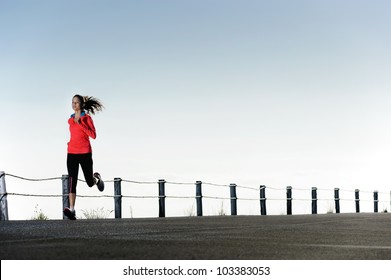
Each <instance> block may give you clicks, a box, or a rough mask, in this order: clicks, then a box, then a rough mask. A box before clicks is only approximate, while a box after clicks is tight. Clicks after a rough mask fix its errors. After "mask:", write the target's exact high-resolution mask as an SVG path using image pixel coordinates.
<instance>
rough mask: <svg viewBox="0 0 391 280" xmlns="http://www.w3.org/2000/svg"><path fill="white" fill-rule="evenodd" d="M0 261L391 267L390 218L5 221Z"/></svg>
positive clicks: (363, 215)
mask: <svg viewBox="0 0 391 280" xmlns="http://www.w3.org/2000/svg"><path fill="white" fill-rule="evenodd" d="M0 240H1V248H0V258H1V259H2V260H7V259H61V260H69V259H83V260H88V259H93V260H100V259H103V260H111V259H122V260H134V259H137V260H163V259H170V260H173V259H180V260H192V259H196V260H204V259H210V260H217V259H219V260H225V259H230V260H247V259H268V260H295V259H298V260H316V259H320V260H330V259H331V260H340V259H345V260H346V259H348V260H368V259H373V260H382V259H387V260H391V214H390V213H370V214H366V213H360V214H324V215H293V216H216V217H182V218H148V219H118V220H114V219H105V220H76V221H70V220H49V221H1V222H0Z"/></svg>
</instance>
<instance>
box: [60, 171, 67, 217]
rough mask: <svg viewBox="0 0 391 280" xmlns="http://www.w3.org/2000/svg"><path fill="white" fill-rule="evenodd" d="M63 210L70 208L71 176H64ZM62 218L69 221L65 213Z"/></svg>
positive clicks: (62, 180) (62, 179)
mask: <svg viewBox="0 0 391 280" xmlns="http://www.w3.org/2000/svg"><path fill="white" fill-rule="evenodd" d="M61 182H62V209H64V208H66V207H69V175H62V177H61ZM62 218H63V219H64V220H65V219H68V218H67V217H66V216H65V215H64V213H63V214H62Z"/></svg>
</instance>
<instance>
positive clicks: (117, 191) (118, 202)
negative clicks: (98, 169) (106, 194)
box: [114, 178, 122, 219]
mask: <svg viewBox="0 0 391 280" xmlns="http://www.w3.org/2000/svg"><path fill="white" fill-rule="evenodd" d="M121 182H122V179H121V178H114V209H115V210H114V212H115V213H114V214H115V218H116V219H121V218H122V194H121Z"/></svg>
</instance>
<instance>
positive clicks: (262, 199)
mask: <svg viewBox="0 0 391 280" xmlns="http://www.w3.org/2000/svg"><path fill="white" fill-rule="evenodd" d="M259 199H260V203H261V215H266V186H264V185H261V186H260V187H259Z"/></svg>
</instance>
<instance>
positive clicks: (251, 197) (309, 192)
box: [0, 172, 391, 220]
mask: <svg viewBox="0 0 391 280" xmlns="http://www.w3.org/2000/svg"><path fill="white" fill-rule="evenodd" d="M6 177H11V178H14V179H17V180H23V181H27V182H43V181H61V185H62V194H43V193H22V192H14V191H13V192H7V191H6V184H5V179H6ZM79 181H81V182H85V181H84V180H82V179H79ZM105 182H106V186H107V187H108V186H109V183H113V185H114V194H113V195H107V194H99V195H85V194H78V195H77V197H80V198H112V199H114V218H122V208H123V201H124V200H125V201H126V200H127V199H155V200H157V205H158V215H157V216H158V217H166V201H167V200H172V199H176V200H179V199H181V200H187V199H195V203H196V209H195V212H196V215H197V216H204V211H203V208H204V204H205V203H204V202H205V200H227V201H229V204H230V214H231V215H232V216H235V215H238V202H240V203H242V204H243V203H244V204H247V203H250V202H251V203H253V202H256V203H259V206H258V207H259V212H258V213H259V214H260V215H267V212H268V211H267V209H269V207H270V204H271V203H273V202H275V201H279V202H285V203H286V206H285V209H286V212H285V213H286V214H287V215H292V214H293V211H292V209H293V205H294V203H295V201H297V202H304V201H306V202H310V204H311V205H310V206H308V208H309V210H310V211H309V212H310V213H311V214H318V203H322V202H328V203H329V204H331V201H332V203H333V205H332V206H331V205H329V208H331V207H332V208H333V209H332V210H331V212H333V213H341V202H343V203H344V204H347V203H348V202H352V204H351V205H354V207H355V211H353V212H356V213H360V212H362V209H361V207H360V206H361V205H360V202H361V203H373V212H375V213H376V212H379V203H382V204H383V207H384V205H385V204H386V205H390V206H391V192H390V193H386V192H378V191H376V190H375V191H373V192H370V191H360V190H358V189H354V190H351V189H339V188H334V189H327V188H314V187H312V188H303V187H292V186H287V187H285V188H280V187H275V186H270V187H269V186H265V185H260V186H256V187H254V186H246V185H237V184H233V183H231V184H218V183H214V182H202V181H196V182H175V181H166V180H164V179H160V180H158V181H137V180H131V179H122V178H114V179H113V180H105ZM129 185H132V186H133V185H139V186H143V187H144V186H149V187H151V186H155V187H156V186H157V189H156V188H154V189H151V188H148V191H145V189H143V193H139V192H134V193H131V194H129V191H132V190H133V188H131V187H129ZM194 186H195V195H193V194H189V192H190V191H189V188H191V187H193V188H194ZM107 187H106V188H107ZM175 187H177V188H178V187H179V188H180V189H177V190H176V191H177V192H178V193H172V192H173V190H172V189H173V188H175ZM185 189H186V190H185ZM123 190H126V191H125V192H124V193H123ZM184 190H185V191H184ZM193 190H194V189H193ZM156 191H157V194H156ZM266 191H268V194H267V195H266ZM151 192H155V194H151ZM282 192H284V194H285V195H284V196H283V197H282ZM203 193H204V194H203ZM238 193H239V195H238ZM276 193H278V194H277V197H276ZM300 193H301V195H300ZM298 194H299V195H298ZM319 194H323V196H319ZM342 194H344V195H343V196H342ZM347 195H349V197H347ZM360 195H362V196H363V195H365V198H363V197H360ZM369 195H370V196H372V195H373V197H372V198H371V199H369V198H368V196H369ZM11 196H19V197H40V198H45V197H46V198H62V208H64V207H68V206H69V177H68V175H62V176H61V177H51V178H26V177H23V176H18V175H14V174H9V173H5V172H0V203H1V204H0V208H1V220H8V203H7V197H11ZM324 196H326V197H324ZM380 198H381V199H380ZM387 207H388V206H387ZM383 211H384V209H383ZM63 218H65V217H64V216H63Z"/></svg>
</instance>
